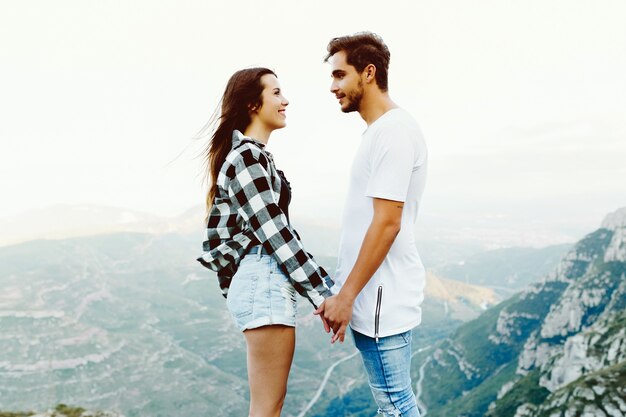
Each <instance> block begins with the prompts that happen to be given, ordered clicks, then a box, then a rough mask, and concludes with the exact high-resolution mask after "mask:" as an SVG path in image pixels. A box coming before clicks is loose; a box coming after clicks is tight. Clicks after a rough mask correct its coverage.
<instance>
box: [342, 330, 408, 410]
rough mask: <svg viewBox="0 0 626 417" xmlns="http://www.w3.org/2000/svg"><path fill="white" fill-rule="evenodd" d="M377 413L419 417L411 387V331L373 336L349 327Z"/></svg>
mask: <svg viewBox="0 0 626 417" xmlns="http://www.w3.org/2000/svg"><path fill="white" fill-rule="evenodd" d="M352 335H353V336H354V344H355V345H356V347H357V349H359V351H360V352H361V358H362V359H363V365H365V370H366V371H367V376H368V379H369V384H370V389H371V390H372V395H373V396H374V400H375V401H376V404H378V412H379V413H380V414H382V415H383V416H385V417H420V413H419V410H418V409H417V402H416V401H415V394H413V389H412V387H411V330H409V331H407V332H404V333H400V334H396V335H393V336H388V337H381V338H379V339H378V342H376V339H374V338H372V337H368V336H365V335H363V334H361V333H359V332H357V331H355V330H352Z"/></svg>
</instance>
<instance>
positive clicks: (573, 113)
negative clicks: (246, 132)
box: [0, 0, 626, 240]
mask: <svg viewBox="0 0 626 417" xmlns="http://www.w3.org/2000/svg"><path fill="white" fill-rule="evenodd" d="M624 21H626V2H624V1H622V0H619V1H581V0H563V1H551V0H539V1H536V0H532V1H524V2H521V1H507V0H498V1H484V0H476V1H471V2H468V1H446V0H429V1H423V0H418V1H389V2H380V1H352V0H345V1H340V2H336V1H315V2H313V1H311V2H306V3H304V2H298V1H293V2H288V1H287V2H285V1H282V2H279V1H263V2H259V1H221V2H209V1H161V0H159V1H154V0H152V1H92V0H78V1H54V2H50V1H10V2H9V1H3V2H1V3H0V71H1V72H2V77H0V112H1V114H2V122H1V123H0V140H1V142H0V193H1V195H2V204H0V217H6V216H9V215H12V214H16V213H20V212H23V211H25V210H28V209H33V208H41V207H46V206H49V205H53V204H59V203H71V204H83V203H89V204H100V205H108V206H117V207H126V208H132V209H137V210H142V211H147V212H151V213H156V214H161V215H176V214H180V213H181V212H183V211H184V210H185V209H187V208H189V207H191V206H194V205H196V204H200V203H202V201H203V198H204V188H203V186H202V181H201V177H200V176H199V173H200V172H201V160H200V159H197V158H195V156H196V154H197V153H198V152H199V151H200V150H201V148H202V146H203V145H204V142H203V141H202V140H200V141H198V140H195V141H194V140H193V139H192V137H193V136H194V134H195V133H196V132H197V131H198V130H199V129H200V128H201V127H202V125H203V124H204V123H205V122H206V121H207V120H208V119H209V117H210V115H211V113H212V111H213V110H214V108H215V106H216V104H217V102H218V100H219V98H220V95H221V93H222V91H223V89H224V86H225V83H226V81H227V79H228V77H229V76H230V75H231V74H232V73H233V72H234V71H235V70H237V69H240V68H243V67H248V66H256V65H263V66H269V67H271V68H273V69H274V70H275V71H276V72H277V74H278V77H279V80H280V82H281V84H282V87H283V90H284V93H285V95H286V96H287V98H288V99H289V100H290V105H289V108H288V111H287V114H288V126H287V128H285V129H283V130H281V131H277V132H275V134H274V135H273V136H272V138H271V140H270V146H269V148H270V150H271V151H272V152H273V153H274V155H275V159H276V161H277V164H278V166H279V168H281V169H283V170H284V171H285V172H286V174H287V176H288V178H289V179H290V181H291V183H292V186H293V188H294V196H293V205H292V209H291V211H292V212H294V213H298V215H299V216H301V217H310V218H312V217H321V218H323V219H327V220H328V221H330V222H337V221H338V220H339V219H340V213H341V208H342V205H343V199H344V196H345V190H346V186H347V184H346V180H347V176H348V171H349V168H350V164H351V160H352V154H353V152H354V150H355V149H356V147H357V146H358V143H359V140H360V134H361V132H362V131H363V130H364V128H365V125H364V122H363V121H362V120H361V119H360V118H359V116H358V114H356V113H353V114H349V115H346V114H343V113H341V112H340V111H339V106H338V104H337V102H336V100H335V99H334V98H333V96H332V95H331V94H330V93H329V91H328V90H329V86H330V74H329V68H328V65H327V64H324V63H323V62H322V61H323V57H324V54H325V47H326V44H327V42H328V40H329V39H330V38H332V37H334V36H338V35H343V34H349V33H353V32H356V31H360V30H372V31H374V32H377V33H378V34H380V35H381V36H382V37H383V38H384V40H385V41H386V43H387V44H388V46H389V48H390V50H391V56H392V58H391V68H390V93H391V96H392V98H393V99H394V100H395V101H396V102H397V103H398V104H400V105H401V106H402V107H404V108H406V109H407V110H409V111H410V112H411V113H412V114H413V115H414V116H415V117H416V119H417V120H418V123H419V124H420V125H421V127H422V130H423V131H424V135H425V137H426V141H427V144H428V146H429V150H430V172H429V180H428V184H427V190H426V193H425V196H424V203H423V207H422V209H421V214H420V216H421V218H422V221H425V222H426V221H429V222H430V221H431V222H432V223H433V224H436V223H441V224H456V225H466V226H467V227H468V228H471V227H477V228H479V227H480V226H481V225H483V226H484V225H491V226H494V227H496V226H497V225H504V224H518V225H520V226H519V228H518V230H520V231H521V230H524V229H527V228H533V227H535V228H536V230H537V231H540V229H541V228H542V227H544V226H545V225H546V224H550V225H552V226H553V227H552V229H551V230H552V232H554V233H558V232H559V231H561V232H562V233H563V234H564V236H565V235H568V234H569V235H572V234H573V235H576V234H577V233H581V232H583V231H590V230H592V229H593V228H594V227H597V226H598V225H599V222H600V221H601V219H602V217H603V215H604V214H606V213H607V212H609V211H612V210H615V209H616V208H618V207H620V206H626V76H625V74H626V25H624ZM548 240H549V239H548ZM557 240H558V239H557Z"/></svg>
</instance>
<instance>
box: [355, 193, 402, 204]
mask: <svg viewBox="0 0 626 417" xmlns="http://www.w3.org/2000/svg"><path fill="white" fill-rule="evenodd" d="M365 197H371V198H382V199H383V200H393V201H401V202H403V203H404V202H406V195H403V196H401V195H397V194H388V193H372V192H367V193H365Z"/></svg>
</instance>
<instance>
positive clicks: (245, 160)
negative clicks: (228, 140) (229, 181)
mask: <svg viewBox="0 0 626 417" xmlns="http://www.w3.org/2000/svg"><path fill="white" fill-rule="evenodd" d="M225 162H226V163H225V164H224V165H225V166H224V168H225V169H226V170H227V171H229V170H231V169H236V170H238V169H237V167H239V168H244V167H251V166H254V165H258V164H261V166H263V168H265V169H269V167H270V165H271V163H270V159H269V158H268V156H267V155H266V154H265V152H264V151H263V149H261V148H260V147H259V146H258V145H257V144H256V143H255V142H254V141H252V140H250V141H248V140H243V141H241V142H240V143H238V144H237V145H236V146H234V147H233V149H231V151H230V152H229V153H228V155H227V156H226V161H225Z"/></svg>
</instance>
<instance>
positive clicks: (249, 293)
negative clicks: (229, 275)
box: [226, 274, 259, 317]
mask: <svg viewBox="0 0 626 417" xmlns="http://www.w3.org/2000/svg"><path fill="white" fill-rule="evenodd" d="M258 280H259V277H258V275H249V274H235V276H234V277H233V280H232V282H231V283H230V288H229V289H228V298H227V299H226V306H227V307H228V311H230V313H231V314H232V315H233V316H234V317H243V316H248V315H250V314H252V309H253V305H254V293H255V291H256V286H257V282H258Z"/></svg>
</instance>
